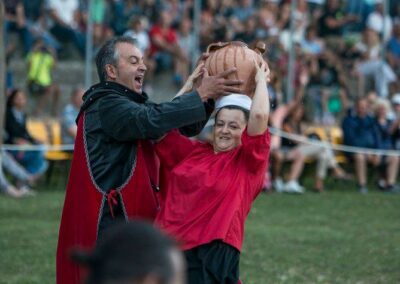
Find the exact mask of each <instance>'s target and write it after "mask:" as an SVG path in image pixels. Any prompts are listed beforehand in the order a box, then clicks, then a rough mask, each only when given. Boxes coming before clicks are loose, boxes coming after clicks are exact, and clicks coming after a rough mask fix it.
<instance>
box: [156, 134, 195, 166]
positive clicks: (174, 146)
mask: <svg viewBox="0 0 400 284" xmlns="http://www.w3.org/2000/svg"><path fill="white" fill-rule="evenodd" d="M195 144H196V142H194V141H192V140H190V139H189V138H187V137H186V136H183V135H182V134H180V133H179V131H178V130H172V131H170V132H169V133H168V134H167V135H166V136H165V137H164V138H163V139H162V140H161V141H160V142H158V143H157V144H155V150H156V153H157V155H158V158H159V159H160V162H161V164H162V165H163V166H164V167H166V168H167V169H171V168H173V167H174V166H175V165H177V164H179V162H180V161H182V160H183V159H185V158H186V156H187V155H189V153H190V152H192V151H193V149H194V148H195Z"/></svg>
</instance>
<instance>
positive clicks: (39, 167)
mask: <svg viewBox="0 0 400 284" xmlns="http://www.w3.org/2000/svg"><path fill="white" fill-rule="evenodd" d="M26 103H27V99H26V96H25V94H24V92H23V91H21V90H19V89H14V90H13V91H12V92H11V94H10V96H9V97H8V99H7V107H6V117H5V128H6V131H7V134H8V138H7V139H6V140H5V142H6V143H8V144H14V145H20V146H23V145H38V144H39V141H36V140H35V139H34V138H33V137H32V136H31V135H30V134H29V132H28V129H27V128H26V119H27V115H26V113H25V108H26ZM10 153H11V154H12V155H13V156H14V158H15V159H16V160H17V161H18V162H19V163H20V164H21V165H22V166H23V167H24V168H25V169H26V170H27V171H28V172H29V173H30V174H33V175H38V176H39V175H41V174H43V173H44V172H45V171H46V170H47V167H48V163H47V161H46V160H45V158H44V153H43V151H41V150H39V151H18V150H17V151H10Z"/></svg>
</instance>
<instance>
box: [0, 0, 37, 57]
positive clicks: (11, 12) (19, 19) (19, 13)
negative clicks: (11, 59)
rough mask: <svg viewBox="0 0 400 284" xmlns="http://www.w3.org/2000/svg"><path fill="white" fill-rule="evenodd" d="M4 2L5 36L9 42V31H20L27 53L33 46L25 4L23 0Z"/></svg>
mask: <svg viewBox="0 0 400 284" xmlns="http://www.w3.org/2000/svg"><path fill="white" fill-rule="evenodd" d="M2 1H3V2H4V9H5V22H4V28H5V36H6V40H5V42H6V43H7V33H9V32H16V33H18V35H19V37H20V39H21V41H22V44H23V47H24V53H25V54H27V53H28V52H29V51H30V50H31V47H32V35H31V33H30V32H29V29H28V26H27V22H26V17H25V10H24V4H23V1H22V0H2Z"/></svg>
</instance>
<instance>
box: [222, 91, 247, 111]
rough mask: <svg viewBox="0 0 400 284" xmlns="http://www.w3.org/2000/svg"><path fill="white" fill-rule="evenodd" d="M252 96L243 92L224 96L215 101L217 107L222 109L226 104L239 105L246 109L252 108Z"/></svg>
mask: <svg viewBox="0 0 400 284" xmlns="http://www.w3.org/2000/svg"><path fill="white" fill-rule="evenodd" d="M251 102H252V100H251V98H250V97H249V96H246V95H241V94H231V95H228V96H223V97H221V98H219V99H218V100H217V101H216V102H215V108H216V109H220V108H223V107H226V106H232V105H233V106H239V107H242V108H244V109H247V110H250V107H251Z"/></svg>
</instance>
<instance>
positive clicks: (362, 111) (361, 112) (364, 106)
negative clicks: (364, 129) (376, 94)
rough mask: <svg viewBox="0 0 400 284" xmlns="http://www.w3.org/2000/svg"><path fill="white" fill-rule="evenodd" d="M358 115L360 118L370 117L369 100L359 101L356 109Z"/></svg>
mask: <svg viewBox="0 0 400 284" xmlns="http://www.w3.org/2000/svg"><path fill="white" fill-rule="evenodd" d="M356 112H357V115H358V116H359V117H365V116H367V115H368V102H367V100H359V101H358V102H357V108H356Z"/></svg>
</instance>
